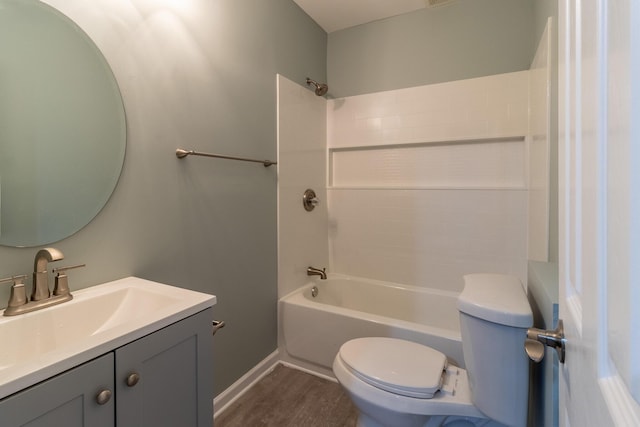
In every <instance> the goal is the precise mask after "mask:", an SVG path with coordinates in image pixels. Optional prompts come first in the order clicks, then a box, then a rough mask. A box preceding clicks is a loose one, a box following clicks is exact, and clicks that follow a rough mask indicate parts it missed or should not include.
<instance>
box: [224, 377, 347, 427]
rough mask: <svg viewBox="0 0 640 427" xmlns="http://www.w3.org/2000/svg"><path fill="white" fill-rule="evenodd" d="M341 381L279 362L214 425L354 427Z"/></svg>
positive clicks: (237, 426)
mask: <svg viewBox="0 0 640 427" xmlns="http://www.w3.org/2000/svg"><path fill="white" fill-rule="evenodd" d="M356 419H357V412H356V409H355V407H354V406H353V404H352V403H351V401H350V400H349V397H348V396H347V395H346V394H345V392H344V391H343V390H342V387H341V386H340V384H338V383H336V382H333V381H329V380H326V379H323V378H319V377H316V376H315V375H311V374H308V373H306V372H302V371H299V370H297V369H293V368H288V367H285V366H282V365H278V366H277V367H276V368H275V369H274V370H273V372H271V373H269V374H268V375H267V376H265V377H264V378H263V379H261V380H260V381H258V382H257V383H256V384H255V385H254V386H252V387H251V389H249V390H248V391H247V392H246V393H245V394H244V395H243V396H241V397H240V398H239V399H238V400H237V401H235V402H234V403H233V404H232V405H231V406H229V407H228V408H227V409H225V410H224V411H223V412H222V413H221V414H220V415H219V416H217V417H216V419H215V422H214V426H215V427H267V426H268V427H353V426H355V425H356Z"/></svg>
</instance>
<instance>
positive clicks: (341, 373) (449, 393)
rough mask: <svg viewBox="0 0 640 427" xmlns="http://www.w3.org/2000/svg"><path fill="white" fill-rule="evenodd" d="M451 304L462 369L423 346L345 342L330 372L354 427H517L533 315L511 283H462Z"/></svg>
mask: <svg viewBox="0 0 640 427" xmlns="http://www.w3.org/2000/svg"><path fill="white" fill-rule="evenodd" d="M464 282H465V286H464V290H463V291H462V293H461V294H460V296H459V297H458V311H459V312H460V326H461V335H462V350H463V353H464V361H465V364H466V368H467V369H466V370H465V369H462V368H458V367H455V366H452V365H450V364H448V363H447V359H446V356H445V355H444V354H442V353H440V352H439V351H436V350H434V349H432V348H430V347H427V346H424V345H421V344H417V343H414V342H409V341H405V340H400V339H395V338H381V337H372V338H358V339H354V340H351V341H348V342H346V343H345V344H343V345H342V347H341V348H340V351H339V352H338V355H337V356H336V358H335V360H334V362H333V372H334V374H335V376H336V378H337V379H338V381H339V382H340V384H342V386H343V387H344V388H345V390H346V392H347V393H348V394H349V396H350V397H351V400H352V401H353V403H354V404H355V405H356V407H357V408H358V411H359V416H358V426H360V427H414V426H415V427H436V426H447V427H471V426H483V427H494V426H495V427H497V426H505V425H506V426H509V427H524V426H526V424H527V407H528V395H529V358H528V357H527V354H526V353H525V350H524V341H525V339H526V334H527V328H529V327H531V326H532V324H533V316H532V313H531V308H530V306H529V302H528V301H527V296H526V294H525V292H524V289H523V287H522V284H521V282H520V280H519V279H517V278H515V277H511V276H505V275H499V274H471V275H467V276H464Z"/></svg>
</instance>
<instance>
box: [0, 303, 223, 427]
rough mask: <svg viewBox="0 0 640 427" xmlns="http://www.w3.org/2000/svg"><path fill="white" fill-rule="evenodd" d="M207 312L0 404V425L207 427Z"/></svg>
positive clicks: (209, 402) (209, 415)
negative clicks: (99, 396)
mask: <svg viewBox="0 0 640 427" xmlns="http://www.w3.org/2000/svg"><path fill="white" fill-rule="evenodd" d="M212 311H213V310H212V309H211V308H209V309H206V310H204V311H201V312H199V313H197V314H194V315H192V316H190V317H187V318H185V319H183V320H180V321H178V322H176V323H173V324H171V325H169V326H167V327H165V328H162V329H160V330H158V331H156V332H153V333H151V334H149V335H146V336H143V337H142V338H139V339H137V340H135V341H133V342H131V343H128V344H126V345H123V346H121V347H118V348H116V349H115V350H113V351H110V352H108V353H106V354H104V355H102V356H100V357H98V358H96V359H93V360H91V361H89V362H86V363H84V364H82V365H80V366H77V367H75V368H72V369H70V370H68V371H66V372H63V373H61V374H59V375H56V376H54V377H52V378H49V379H47V380H45V381H42V382H40V383H38V384H36V385H33V386H31V387H29V388H27V389H25V390H22V391H19V392H17V393H15V394H13V395H11V396H8V397H6V398H5V399H3V400H0V426H2V427H14V426H16V427H17V426H29V427H52V426H56V427H57V426H64V427H76V426H77V427H81V426H82V427H103V426H104V427H113V426H118V427H146V426H149V427H152V426H153V427H163V426H166V427H175V426H184V427H191V426H193V427H204V426H207V427H210V426H211V425H212V423H213V384H212V336H211V320H212V316H213V315H212ZM101 392H102V393H103V394H102V396H101V397H102V398H103V401H102V402H101V403H98V400H99V399H98V395H99V394H100V393H101ZM109 394H110V396H109V398H108V399H106V397H107V395H109Z"/></svg>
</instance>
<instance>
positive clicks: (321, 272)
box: [307, 267, 327, 280]
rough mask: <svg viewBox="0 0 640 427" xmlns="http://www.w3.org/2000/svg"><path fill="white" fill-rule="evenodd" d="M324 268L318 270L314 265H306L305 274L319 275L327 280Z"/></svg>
mask: <svg viewBox="0 0 640 427" xmlns="http://www.w3.org/2000/svg"><path fill="white" fill-rule="evenodd" d="M326 270H327V269H326V268H323V269H322V270H320V269H319V268H315V267H307V276H320V279H322V280H327V273H326Z"/></svg>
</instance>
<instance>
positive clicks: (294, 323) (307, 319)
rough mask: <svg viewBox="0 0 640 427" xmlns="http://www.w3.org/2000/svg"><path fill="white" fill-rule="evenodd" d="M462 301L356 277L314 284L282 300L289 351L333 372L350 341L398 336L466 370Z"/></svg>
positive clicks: (453, 295)
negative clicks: (458, 304) (314, 290)
mask: <svg viewBox="0 0 640 427" xmlns="http://www.w3.org/2000/svg"><path fill="white" fill-rule="evenodd" d="M314 286H315V287H316V288H317V290H318V292H317V296H315V297H313V296H312V288H313V287H314ZM457 297H458V293H456V292H447V291H441V290H436V289H428V288H418V287H412V286H404V285H397V284H393V283H386V282H379V281H374V280H369V279H360V278H354V277H350V276H342V275H330V276H329V277H328V279H327V280H320V279H314V280H312V281H310V282H309V283H307V284H306V285H305V286H303V287H302V288H300V289H298V290H296V291H294V292H292V293H290V294H289V295H287V296H285V297H283V298H281V299H280V301H279V304H280V322H281V325H282V331H283V343H284V347H285V349H286V352H287V353H288V354H289V355H290V356H291V357H293V358H295V359H300V360H302V361H305V362H309V363H312V364H315V365H318V366H321V367H324V368H328V369H331V365H332V364H333V359H334V357H335V355H336V354H337V353H338V349H339V348H340V346H341V345H342V344H343V343H345V342H347V341H348V340H350V339H353V338H359V337H367V336H383V337H394V338H402V339H406V340H409V341H415V342H418V343H421V344H424V345H428V346H429V347H432V348H435V349H437V350H438V351H440V352H442V353H444V354H446V355H447V357H448V358H449V360H450V361H451V362H452V363H454V364H455V365H457V366H460V367H464V360H463V357H462V342H461V339H460V320H459V316H458V310H457V308H456V300H457Z"/></svg>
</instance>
